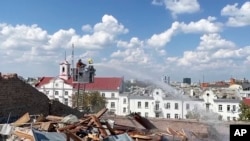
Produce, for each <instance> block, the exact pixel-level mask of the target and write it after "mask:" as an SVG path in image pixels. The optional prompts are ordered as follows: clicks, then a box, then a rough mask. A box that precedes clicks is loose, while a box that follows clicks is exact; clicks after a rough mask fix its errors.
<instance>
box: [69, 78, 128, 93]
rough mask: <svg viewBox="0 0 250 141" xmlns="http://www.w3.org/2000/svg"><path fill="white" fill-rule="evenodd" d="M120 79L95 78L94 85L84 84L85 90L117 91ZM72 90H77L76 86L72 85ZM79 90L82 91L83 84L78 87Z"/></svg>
mask: <svg viewBox="0 0 250 141" xmlns="http://www.w3.org/2000/svg"><path fill="white" fill-rule="evenodd" d="M122 81H123V78H122V77H95V78H94V83H87V84H85V90H89V91H91V90H92V91H93V90H112V91H117V90H118V88H119V87H121V84H122ZM74 88H78V85H77V84H74ZM80 89H84V84H81V85H80Z"/></svg>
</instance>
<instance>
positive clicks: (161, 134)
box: [0, 108, 195, 141]
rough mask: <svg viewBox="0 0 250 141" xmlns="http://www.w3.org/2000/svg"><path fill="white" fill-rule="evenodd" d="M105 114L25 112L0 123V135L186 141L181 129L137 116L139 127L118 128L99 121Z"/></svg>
mask: <svg viewBox="0 0 250 141" xmlns="http://www.w3.org/2000/svg"><path fill="white" fill-rule="evenodd" d="M106 111H108V109H107V108H104V109H102V110H100V111H99V112H98V113H96V114H91V115H85V116H83V117H81V118H77V116H75V115H72V114H70V115H67V116H64V117H62V116H55V115H48V116H43V115H37V116H36V117H35V118H34V116H33V117H31V116H30V115H29V113H26V114H24V115H23V116H22V117H20V118H19V119H18V120H16V121H15V122H13V123H9V124H8V123H6V124H1V125H0V135H1V137H2V138H3V139H5V140H7V141H41V140H43V141H49V140H53V141H144V140H145V141H146V140H147V141H170V140H175V141H187V140H188V138H189V134H187V133H186V132H185V131H184V130H180V131H177V130H174V129H172V128H169V127H167V126H166V130H165V131H161V130H159V129H158V128H157V127H156V126H155V125H154V124H152V123H151V122H150V121H149V120H148V119H146V118H144V117H141V116H140V115H139V114H137V113H133V114H131V115H130V116H129V117H130V118H131V119H133V121H136V122H137V123H139V124H140V125H141V126H140V127H139V128H138V127H132V126H126V125H121V124H119V123H116V122H115V121H114V120H111V119H105V118H102V116H103V115H104V114H105V113H106ZM192 139H193V140H195V139H194V137H192ZM0 140H1V138H0Z"/></svg>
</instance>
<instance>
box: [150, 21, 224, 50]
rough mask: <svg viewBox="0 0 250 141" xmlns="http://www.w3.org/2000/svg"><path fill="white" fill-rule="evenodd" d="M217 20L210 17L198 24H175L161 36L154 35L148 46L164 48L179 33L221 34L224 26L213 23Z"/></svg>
mask: <svg viewBox="0 0 250 141" xmlns="http://www.w3.org/2000/svg"><path fill="white" fill-rule="evenodd" d="M215 20H216V18H215V17H208V18H207V19H201V20H199V21H197V22H190V23H188V24H186V23H184V22H181V23H180V22H174V23H172V26H171V27H170V28H169V29H167V30H166V31H164V32H162V33H160V34H154V35H153V36H152V37H151V38H150V39H148V40H147V44H148V46H151V47H156V48H158V47H163V46H165V45H166V44H167V43H168V42H170V41H171V39H172V37H173V36H174V35H175V34H177V33H179V32H180V33H216V32H220V31H221V28H222V25H221V24H220V23H213V22H214V21H215Z"/></svg>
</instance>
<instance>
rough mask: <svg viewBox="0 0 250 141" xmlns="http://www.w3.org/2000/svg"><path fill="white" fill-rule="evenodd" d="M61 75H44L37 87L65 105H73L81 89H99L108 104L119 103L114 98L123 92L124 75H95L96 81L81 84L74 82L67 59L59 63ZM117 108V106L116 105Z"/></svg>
mask: <svg viewBox="0 0 250 141" xmlns="http://www.w3.org/2000/svg"><path fill="white" fill-rule="evenodd" d="M59 68H60V71H59V75H58V76H56V77H47V76H45V77H42V78H41V79H40V80H39V82H38V83H37V84H36V85H35V87H36V88H37V89H38V90H39V91H40V92H43V93H44V94H45V95H47V97H48V98H49V99H53V100H57V101H60V102H61V103H64V104H65V105H68V106H70V107H72V105H73V103H72V102H73V101H72V97H73V95H74V94H75V93H76V92H78V86H79V89H80V90H81V91H82V90H85V91H98V92H100V94H101V95H102V96H104V97H106V98H107V101H108V103H107V106H110V104H113V107H114V105H118V103H117V102H115V103H113V102H114V99H118V97H119V93H121V92H123V89H124V88H123V84H124V83H123V77H95V78H94V83H87V84H80V85H78V84H77V83H73V79H72V77H71V76H70V71H69V70H70V64H69V63H68V62H67V61H63V62H62V63H61V64H60V65H59ZM113 107H112V108H111V109H112V110H113V111H117V109H115V108H113ZM116 108H117V107H116Z"/></svg>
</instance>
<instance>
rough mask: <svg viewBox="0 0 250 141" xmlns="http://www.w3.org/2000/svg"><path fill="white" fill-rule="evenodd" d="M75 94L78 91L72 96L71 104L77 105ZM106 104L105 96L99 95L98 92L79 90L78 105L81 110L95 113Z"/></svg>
mask: <svg viewBox="0 0 250 141" xmlns="http://www.w3.org/2000/svg"><path fill="white" fill-rule="evenodd" d="M77 95H78V93H77V92H76V94H75V95H74V96H73V98H72V99H73V106H74V107H76V106H77ZM105 105H106V99H105V97H103V96H101V95H100V93H99V92H97V91H94V92H83V91H80V92H79V97H78V106H79V107H82V110H84V111H85V112H91V113H96V112H98V111H100V110H101V109H103V108H104V107H105Z"/></svg>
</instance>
